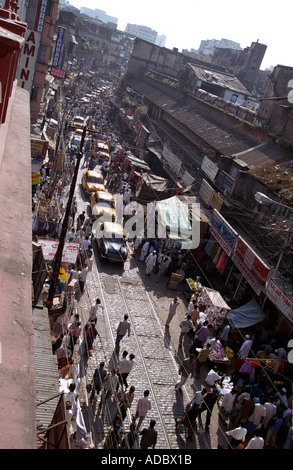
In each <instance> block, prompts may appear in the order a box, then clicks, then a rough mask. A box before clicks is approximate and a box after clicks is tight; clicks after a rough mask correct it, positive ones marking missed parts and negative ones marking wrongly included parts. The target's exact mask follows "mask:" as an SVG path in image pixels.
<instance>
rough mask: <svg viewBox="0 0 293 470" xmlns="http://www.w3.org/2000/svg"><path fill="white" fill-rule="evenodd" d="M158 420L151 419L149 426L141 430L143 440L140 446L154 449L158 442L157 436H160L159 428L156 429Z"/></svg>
mask: <svg viewBox="0 0 293 470" xmlns="http://www.w3.org/2000/svg"><path fill="white" fill-rule="evenodd" d="M155 425H156V421H155V420H154V419H151V421H150V424H149V427H148V428H144V429H142V431H140V433H139V434H140V435H141V436H142V438H141V441H140V448H141V449H148V448H149V447H151V448H152V449H154V448H155V447H156V444H157V438H158V433H157V430H156V429H155Z"/></svg>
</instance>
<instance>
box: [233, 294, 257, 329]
mask: <svg viewBox="0 0 293 470" xmlns="http://www.w3.org/2000/svg"><path fill="white" fill-rule="evenodd" d="M227 318H228V320H229V323H230V325H231V326H232V328H249V327H250V326H253V325H256V324H257V323H260V322H261V321H263V320H264V319H265V315H264V314H263V313H262V310H261V308H260V306H259V305H258V303H257V302H256V301H255V300H251V301H250V302H248V303H247V304H245V305H241V307H238V308H236V309H234V310H231V311H230V312H229V313H228V316H227Z"/></svg>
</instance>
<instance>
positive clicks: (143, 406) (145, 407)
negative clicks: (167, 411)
mask: <svg viewBox="0 0 293 470" xmlns="http://www.w3.org/2000/svg"><path fill="white" fill-rule="evenodd" d="M149 394H150V392H149V390H145V391H144V392H143V397H142V398H140V399H139V400H138V402H137V406H136V413H135V416H134V420H135V421H136V420H137V418H139V421H138V424H137V426H136V430H137V431H138V429H139V428H140V426H141V424H142V422H143V420H144V419H145V417H146V415H147V413H148V411H150V410H151V409H152V404H151V400H150V399H149Z"/></svg>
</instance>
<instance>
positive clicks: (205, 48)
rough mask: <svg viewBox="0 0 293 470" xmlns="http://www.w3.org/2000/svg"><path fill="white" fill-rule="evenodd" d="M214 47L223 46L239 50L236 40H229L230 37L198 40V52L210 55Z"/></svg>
mask: <svg viewBox="0 0 293 470" xmlns="http://www.w3.org/2000/svg"><path fill="white" fill-rule="evenodd" d="M216 47H223V48H229V49H235V50H241V46H240V44H239V43H238V42H235V41H231V40H230V39H223V38H222V39H221V40H220V39H205V40H202V41H201V42H200V46H199V49H198V52H199V53H201V54H205V55H212V54H213V53H214V52H215V49H216Z"/></svg>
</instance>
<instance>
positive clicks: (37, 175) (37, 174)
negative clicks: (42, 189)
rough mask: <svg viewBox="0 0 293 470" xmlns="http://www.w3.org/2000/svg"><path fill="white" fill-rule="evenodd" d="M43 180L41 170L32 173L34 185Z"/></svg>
mask: <svg viewBox="0 0 293 470" xmlns="http://www.w3.org/2000/svg"><path fill="white" fill-rule="evenodd" d="M40 181H41V172H40V171H36V172H35V173H32V185H33V184H38V183H40Z"/></svg>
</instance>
